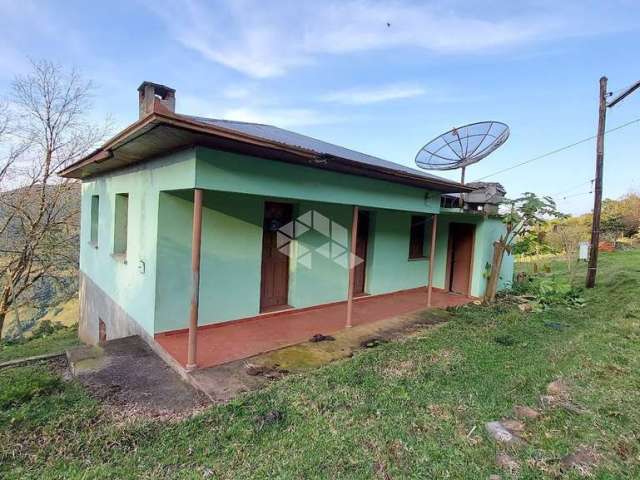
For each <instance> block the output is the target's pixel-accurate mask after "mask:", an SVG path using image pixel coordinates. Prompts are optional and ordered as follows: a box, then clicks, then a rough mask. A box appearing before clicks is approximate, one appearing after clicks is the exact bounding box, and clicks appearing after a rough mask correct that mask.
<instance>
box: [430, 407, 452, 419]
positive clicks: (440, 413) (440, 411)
mask: <svg viewBox="0 0 640 480" xmlns="http://www.w3.org/2000/svg"><path fill="white" fill-rule="evenodd" d="M427 410H429V414H430V415H431V416H433V417H435V418H439V419H441V420H449V419H450V418H451V412H449V410H448V409H447V408H445V407H443V406H442V405H437V404H431V405H429V406H428V407H427Z"/></svg>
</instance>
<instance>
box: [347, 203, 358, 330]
mask: <svg viewBox="0 0 640 480" xmlns="http://www.w3.org/2000/svg"><path fill="white" fill-rule="evenodd" d="M358 215H359V211H358V207H357V205H354V206H353V219H352V220H351V242H350V245H349V288H348V289H347V324H346V327H347V328H351V311H352V309H353V283H354V281H355V268H356V242H357V240H358Z"/></svg>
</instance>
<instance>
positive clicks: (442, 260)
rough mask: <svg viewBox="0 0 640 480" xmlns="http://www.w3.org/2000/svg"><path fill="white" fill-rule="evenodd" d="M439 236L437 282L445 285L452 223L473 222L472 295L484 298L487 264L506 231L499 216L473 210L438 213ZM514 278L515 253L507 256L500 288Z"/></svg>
mask: <svg viewBox="0 0 640 480" xmlns="http://www.w3.org/2000/svg"><path fill="white" fill-rule="evenodd" d="M438 217H439V218H438V229H437V236H436V259H435V265H434V275H433V285H434V287H438V288H444V286H445V279H446V274H447V252H448V248H449V225H450V224H451V223H454V222H457V223H471V224H474V225H475V226H476V229H475V241H474V247H473V248H474V251H473V266H472V272H471V295H472V296H475V297H481V296H482V295H483V294H484V291H485V288H486V284H487V279H486V276H485V275H484V274H485V272H486V265H487V263H489V264H491V260H492V257H493V242H494V241H496V240H497V239H498V238H499V237H500V235H501V234H502V233H504V231H505V226H504V224H503V223H502V221H501V220H500V219H499V218H495V217H484V216H483V215H478V214H473V213H446V214H440V215H439V216H438ZM512 277H513V256H512V255H505V257H504V260H503V262H502V269H501V275H500V282H499V285H498V286H499V289H503V288H505V287H506V286H507V285H508V284H509V283H510V282H511V279H512Z"/></svg>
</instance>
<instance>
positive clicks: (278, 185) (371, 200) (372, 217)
mask: <svg viewBox="0 0 640 480" xmlns="http://www.w3.org/2000/svg"><path fill="white" fill-rule="evenodd" d="M196 156H197V161H196V188H194V189H193V190H191V189H181V190H173V191H161V192H160V195H159V214H158V245H157V267H156V304H155V323H154V327H155V328H154V337H155V339H156V341H157V342H158V343H159V344H160V345H161V346H162V347H163V348H164V349H165V350H167V352H168V353H170V354H171V355H172V356H173V357H174V358H175V359H177V360H178V361H179V362H180V363H181V364H182V365H184V366H185V368H186V369H187V370H193V369H195V368H203V367H207V366H212V365H219V364H222V363H226V362H230V361H233V360H237V359H241V358H246V357H250V356H252V355H256V354H258V353H262V352H266V351H270V350H274V349H277V348H281V347H283V346H287V345H292V344H296V343H300V342H304V341H306V340H308V339H309V338H310V337H311V336H313V335H314V334H316V333H322V334H328V333H332V332H336V331H338V330H341V329H344V328H349V327H351V326H353V325H357V324H363V323H368V322H375V321H378V320H383V319H386V318H390V317H394V316H398V315H403V314H406V313H411V312H416V311H418V310H422V309H425V308H429V307H431V306H448V305H457V304H460V303H464V302H466V301H469V298H470V297H469V295H474V294H475V291H474V290H472V271H473V268H472V266H473V263H474V262H473V257H474V254H473V251H474V248H473V243H474V239H475V234H474V232H475V223H477V222H478V219H469V221H470V222H471V223H470V224H469V226H470V227H472V228H471V229H467V231H466V233H465V239H466V247H465V249H464V250H465V252H466V254H465V256H464V258H463V257H462V256H461V257H460V258H459V260H458V261H457V263H456V265H460V266H463V267H464V268H462V270H464V271H463V272H462V273H461V275H453V276H452V277H451V278H455V279H458V278H459V277H460V278H461V279H462V282H461V283H460V285H457V284H454V283H455V282H453V283H452V282H448V281H447V279H446V278H445V277H446V276H447V275H448V271H449V268H448V267H447V266H446V264H447V260H446V257H447V252H448V251H458V250H459V248H458V246H457V244H456V243H455V242H454V243H452V242H451V241H450V240H451V239H450V238H449V237H448V232H449V228H448V227H449V224H448V223H449V221H450V219H449V220H445V222H444V224H443V225H442V226H443V227H444V228H443V230H442V231H441V228H440V224H439V223H440V222H439V221H438V217H439V212H440V192H439V191H432V190H427V189H425V188H417V187H415V186H410V185H401V184H397V183H390V182H382V181H380V180H377V179H371V178H363V177H347V176H345V175H341V174H338V173H335V172H329V171H318V170H317V169H309V168H304V167H299V166H291V165H287V164H284V163H278V162H263V161H258V160H257V159H253V158H251V157H240V156H236V155H232V154H226V153H224V154H222V153H220V152H212V151H210V150H200V149H199V150H197V155H196ZM189 266H190V267H191V268H189ZM456 268H457V267H456ZM451 271H452V272H453V271H454V270H453V269H452V270H451ZM445 284H447V285H448V287H447V288H446V289H447V291H455V292H457V293H458V294H459V295H447V294H444V293H442V292H437V291H436V290H435V288H434V287H441V288H445ZM436 296H437V299H436Z"/></svg>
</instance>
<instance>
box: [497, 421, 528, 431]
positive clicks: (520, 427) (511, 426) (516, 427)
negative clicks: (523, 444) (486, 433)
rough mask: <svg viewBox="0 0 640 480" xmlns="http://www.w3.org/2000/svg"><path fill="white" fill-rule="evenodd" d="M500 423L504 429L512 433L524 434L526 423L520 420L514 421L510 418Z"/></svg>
mask: <svg viewBox="0 0 640 480" xmlns="http://www.w3.org/2000/svg"><path fill="white" fill-rule="evenodd" d="M500 423H501V424H502V426H503V427H504V428H506V429H507V430H509V431H510V432H512V433H521V432H524V423H522V422H521V421H519V420H512V419H510V418H508V419H505V420H500Z"/></svg>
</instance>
